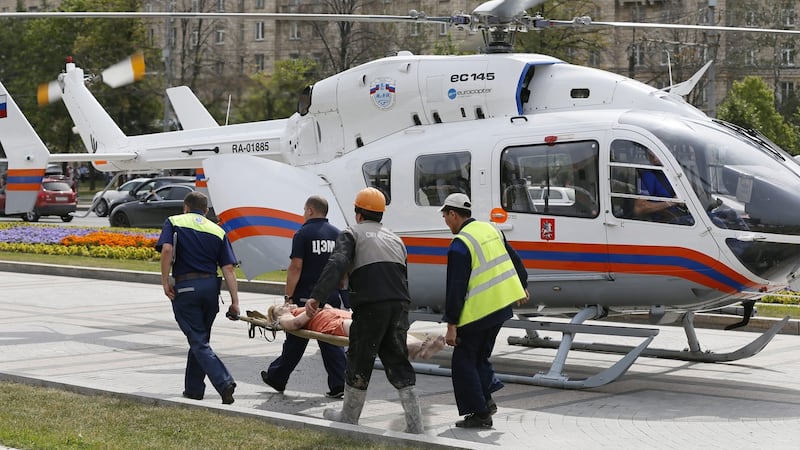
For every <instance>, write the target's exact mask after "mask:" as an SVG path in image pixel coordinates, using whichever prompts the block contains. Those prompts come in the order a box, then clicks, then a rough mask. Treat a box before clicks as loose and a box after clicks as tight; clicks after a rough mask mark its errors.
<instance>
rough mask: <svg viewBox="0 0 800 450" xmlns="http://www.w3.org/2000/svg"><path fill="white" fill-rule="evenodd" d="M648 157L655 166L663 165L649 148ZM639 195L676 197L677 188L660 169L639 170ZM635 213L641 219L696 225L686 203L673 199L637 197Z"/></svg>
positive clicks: (634, 207) (634, 205)
mask: <svg viewBox="0 0 800 450" xmlns="http://www.w3.org/2000/svg"><path fill="white" fill-rule="evenodd" d="M647 158H648V159H649V161H650V164H651V165H653V166H661V161H660V160H659V159H658V157H657V156H656V155H654V154H653V153H652V152H650V151H649V150H648V151H647ZM638 174H639V176H638V184H637V188H638V192H637V193H638V195H642V196H647V197H660V198H666V199H675V198H676V196H675V190H674V189H673V188H672V185H671V184H670V183H669V180H667V177H666V175H665V174H664V172H663V171H662V170H660V169H639V170H638ZM633 215H634V217H635V218H637V219H640V220H647V221H651V222H661V223H673V224H679V225H694V218H693V217H692V215H691V214H690V213H689V210H688V209H687V208H686V204H685V203H683V202H679V201H671V200H663V201H662V200H652V199H645V198H637V199H636V200H635V201H634V204H633Z"/></svg>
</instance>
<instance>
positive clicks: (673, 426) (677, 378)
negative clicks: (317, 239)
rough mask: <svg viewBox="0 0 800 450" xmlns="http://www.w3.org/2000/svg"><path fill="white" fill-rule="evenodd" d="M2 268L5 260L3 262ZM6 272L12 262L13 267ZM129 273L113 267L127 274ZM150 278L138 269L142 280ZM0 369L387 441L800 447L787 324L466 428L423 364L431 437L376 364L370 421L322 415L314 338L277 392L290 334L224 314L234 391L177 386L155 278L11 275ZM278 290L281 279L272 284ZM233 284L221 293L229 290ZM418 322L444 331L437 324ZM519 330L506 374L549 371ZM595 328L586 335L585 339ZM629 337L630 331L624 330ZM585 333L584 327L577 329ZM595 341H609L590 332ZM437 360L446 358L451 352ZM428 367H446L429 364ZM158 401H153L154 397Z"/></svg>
mask: <svg viewBox="0 0 800 450" xmlns="http://www.w3.org/2000/svg"><path fill="white" fill-rule="evenodd" d="M0 268H2V267H0ZM6 270H8V269H7V268H6ZM127 277H128V276H126V275H122V274H118V275H114V276H112V277H111V278H117V279H126V278H127ZM139 278H141V277H137V279H139ZM0 291H2V293H3V294H2V296H0V379H6V380H14V381H22V382H28V383H35V384H44V385H54V386H68V387H70V388H71V389H75V390H78V391H81V392H96V391H106V392H111V393H118V394H123V395H130V396H135V397H142V398H147V399H154V400H155V401H158V402H176V403H188V404H194V405H201V406H203V407H208V408H220V409H225V410H229V411H235V412H236V413H240V414H248V415H259V416H263V417H265V418H268V420H270V421H272V422H274V423H277V424H282V425H285V426H290V427H322V428H326V429H330V430H335V431H337V432H343V433H349V434H355V433H359V436H360V438H363V439H373V440H380V441H387V440H397V442H405V443H408V444H419V445H425V446H430V447H455V448H459V447H461V448H496V447H504V448H515V449H516V448H534V447H536V448H579V449H592V448H598V449H599V448H618V449H626V448H631V449H633V448H636V449H639V448H663V449H685V448H694V447H700V446H703V447H704V448H721V449H722V448H724V449H739V448H741V449H744V448H747V449H751V448H770V449H789V448H791V449H796V448H799V446H800V349H798V344H800V337H798V336H791V335H778V336H777V337H776V338H775V340H774V341H773V342H772V343H771V344H770V345H769V346H767V348H766V349H765V350H764V351H762V352H761V353H760V354H758V355H756V356H754V357H752V358H750V359H746V360H743V361H739V362H736V363H728V364H694V363H686V362H681V361H671V360H659V359H647V358H641V359H640V360H639V361H637V362H636V363H635V364H634V365H633V367H632V368H631V370H630V371H629V372H628V373H627V374H626V375H624V376H623V377H622V378H621V379H620V380H618V381H617V382H614V383H611V384H609V385H606V386H604V387H601V388H596V389H591V390H582V391H574V390H559V389H553V388H545V387H537V386H529V385H524V384H514V383H507V385H506V388H505V389H503V390H501V391H500V392H498V394H497V395H496V396H495V399H496V400H497V403H498V405H499V408H500V409H499V411H498V413H497V415H496V416H495V417H494V428H493V429H489V430H478V431H476V430H463V429H458V428H455V427H454V426H453V424H454V422H455V421H456V420H458V419H459V417H458V415H457V411H456V408H455V405H454V400H453V394H452V388H451V385H450V380H449V378H446V377H441V376H434V375H419V376H418V382H417V387H418V389H419V391H420V394H421V402H422V407H423V414H424V416H425V436H421V437H420V436H413V435H407V434H405V433H402V432H400V431H401V430H402V429H403V427H404V420H403V415H402V408H401V407H400V403H399V400H398V398H397V394H396V391H394V389H392V387H391V386H390V385H389V384H388V383H387V381H386V377H385V376H384V374H383V372H381V371H376V372H375V373H374V375H373V382H372V385H371V386H370V389H369V394H368V399H367V404H366V406H365V408H364V413H363V415H362V419H361V422H360V423H361V425H360V426H349V425H342V424H332V423H331V422H328V421H326V420H324V419H322V410H323V409H324V408H325V407H331V406H334V407H336V406H339V405H340V401H335V400H330V399H327V398H325V397H324V395H323V392H325V391H326V390H327V389H326V386H325V381H324V375H323V374H324V372H323V370H324V369H323V368H322V362H321V360H320V358H319V350H318V348H317V346H316V345H313V344H312V345H309V347H308V350H307V353H306V358H304V359H303V361H302V362H301V364H300V366H299V367H298V369H297V371H296V372H295V373H294V375H293V377H292V378H291V380H290V382H289V385H288V388H287V391H286V392H285V394H284V395H280V394H277V393H275V392H274V391H272V390H271V389H270V388H269V387H267V386H266V385H264V384H263V383H262V382H261V379H260V377H259V371H260V370H262V369H263V368H264V366H265V365H266V364H267V363H268V362H269V361H271V360H272V359H274V358H275V356H276V355H278V354H279V353H280V350H281V343H282V336H281V334H278V339H277V341H276V342H267V341H265V340H264V339H263V338H262V337H261V336H257V337H256V338H255V339H249V338H248V336H247V326H246V324H245V323H242V322H231V321H228V320H224V319H223V318H222V317H221V316H220V319H219V320H218V321H217V324H216V325H215V328H214V330H215V331H214V335H213V338H212V345H213V347H214V349H215V350H216V351H217V353H218V354H219V355H220V356H221V357H222V359H223V360H224V361H225V362H226V364H227V365H228V366H229V368H230V369H231V372H232V373H233V374H234V376H235V377H236V381H237V383H238V388H237V390H236V402H235V404H233V405H230V406H224V405H222V404H221V403H220V400H219V398H218V397H217V396H216V395H212V394H213V392H207V398H206V399H205V400H203V401H199V402H197V401H192V400H186V399H183V398H182V397H181V396H180V393H181V391H182V380H183V368H184V360H185V353H186V349H187V347H186V343H185V340H184V338H183V336H182V335H181V334H180V332H179V331H178V328H177V326H176V324H175V323H174V320H173V318H172V312H171V309H170V307H169V304H168V302H167V300H166V298H165V297H164V296H163V294H162V293H161V288H160V286H158V285H153V284H147V283H133V282H123V281H107V280H95V279H83V278H70V277H62V276H52V275H43V274H25V273H12V272H0ZM273 291H274V289H273ZM223 295H224V294H223ZM279 301H282V298H281V297H280V296H277V295H267V294H255V293H244V294H243V295H242V298H241V302H242V309H243V310H245V309H258V310H262V311H264V310H266V308H267V306H268V305H270V304H272V303H275V302H279ZM412 330H413V331H422V332H424V331H435V332H441V331H443V330H444V327H443V326H442V325H440V324H436V323H415V324H414V325H413V326H412ZM520 333H521V332H520V331H518V330H503V332H502V335H501V339H499V340H498V348H497V350H496V352H495V354H496V357H495V358H494V361H495V364H496V366H497V367H498V368H499V369H501V370H502V371H505V372H508V373H516V374H518V375H532V374H535V373H537V372H539V371H544V370H547V368H548V365H549V362H550V360H551V359H552V357H553V355H554V351H553V350H546V349H528V348H522V347H516V346H510V345H508V344H506V343H505V341H506V339H505V338H506V337H507V336H517V335H520ZM698 336H699V339H700V341H701V344H702V345H703V346H704V348H706V347H708V348H713V349H715V350H724V351H729V350H732V349H735V348H738V347H740V346H742V345H744V344H745V343H747V342H748V341H749V340H750V339H752V338H754V337H755V335H754V334H752V333H744V332H723V331H719V330H698ZM587 339H588V338H587ZM618 339H619V338H618ZM579 340H580V336H579ZM592 340H594V341H596V342H608V338H604V337H597V336H595V337H592ZM652 346H655V347H660V348H672V349H682V348H684V347H685V346H686V342H685V338H684V336H683V332H682V330H681V329H680V328H675V327H664V328H662V331H661V333H660V334H659V335H658V336H657V337H656V339H655V341H654V342H653V344H652ZM441 356H442V357H441V358H437V360H436V361H435V362H440V361H441V362H443V363H444V362H446V361H447V359H448V356H449V353H448V352H447V351H445V352H443V354H442V355H441ZM616 359H617V357H616V356H611V355H603V354H590V353H586V352H573V353H572V354H571V355H570V358H569V359H568V361H567V362H568V364H567V367H566V372H567V373H568V374H570V375H572V376H577V377H582V376H586V375H587V374H590V373H594V372H595V371H596V370H597V369H596V368H597V367H607V366H609V365H610V364H611V363H612V362H613V361H615V360H616ZM429 367H431V368H434V367H436V365H435V364H431V365H430V366H429ZM151 401H152V400H151Z"/></svg>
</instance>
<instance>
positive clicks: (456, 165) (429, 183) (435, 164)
mask: <svg viewBox="0 0 800 450" xmlns="http://www.w3.org/2000/svg"><path fill="white" fill-rule="evenodd" d="M470 163H471V157H470V154H469V152H458V153H446V154H438V155H423V156H420V157H418V158H417V160H416V162H415V164H414V186H415V187H416V193H415V196H414V197H415V199H416V203H417V205H420V206H442V205H444V199H445V198H447V196H448V195H450V194H454V193H458V192H460V193H462V194H467V195H471V189H470V179H471V178H470Z"/></svg>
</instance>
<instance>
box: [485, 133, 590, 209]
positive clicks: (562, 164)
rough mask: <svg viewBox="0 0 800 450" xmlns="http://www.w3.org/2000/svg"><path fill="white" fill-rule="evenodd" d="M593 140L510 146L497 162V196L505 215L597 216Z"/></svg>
mask: <svg viewBox="0 0 800 450" xmlns="http://www.w3.org/2000/svg"><path fill="white" fill-rule="evenodd" d="M598 158H599V157H598V145H597V142H595V141H582V142H565V143H556V144H554V145H531V146H521V147H510V148H507V149H505V150H503V154H502V156H501V160H500V193H501V202H502V205H503V208H504V209H505V210H506V211H509V212H519V213H539V214H548V215H557V216H570V217H597V215H598V214H599V210H600V206H599V204H598V196H597V189H598V182H597V180H598Z"/></svg>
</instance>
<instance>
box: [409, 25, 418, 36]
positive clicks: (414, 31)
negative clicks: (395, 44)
mask: <svg viewBox="0 0 800 450" xmlns="http://www.w3.org/2000/svg"><path fill="white" fill-rule="evenodd" d="M419 25H420V24H418V23H410V24H408V28H409V30H408V34H409V35H410V36H419Z"/></svg>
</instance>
